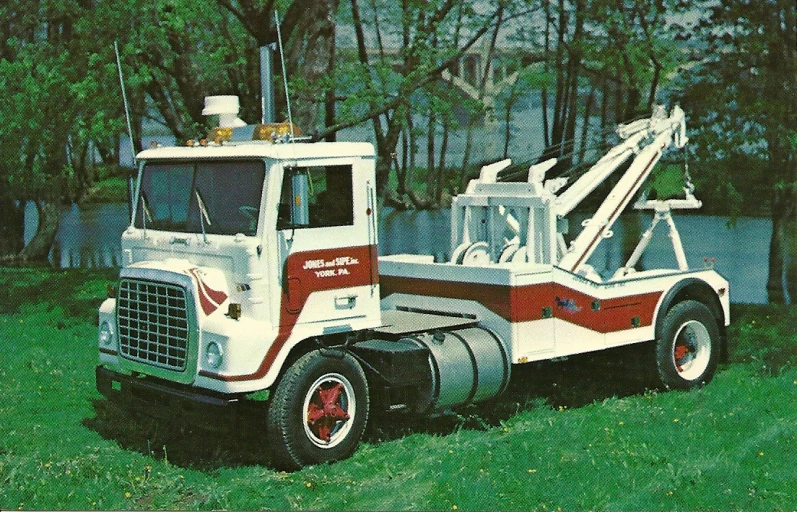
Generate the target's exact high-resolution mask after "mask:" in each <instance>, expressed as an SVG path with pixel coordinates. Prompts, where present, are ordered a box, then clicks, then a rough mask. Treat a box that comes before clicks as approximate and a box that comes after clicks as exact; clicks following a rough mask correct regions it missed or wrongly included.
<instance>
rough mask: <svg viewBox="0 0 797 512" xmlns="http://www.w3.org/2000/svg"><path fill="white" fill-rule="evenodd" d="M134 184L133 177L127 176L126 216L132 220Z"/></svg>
mask: <svg viewBox="0 0 797 512" xmlns="http://www.w3.org/2000/svg"><path fill="white" fill-rule="evenodd" d="M135 186H136V185H135V182H134V180H133V175H132V174H128V175H127V216H128V218H131V219H132V218H133V202H134V194H135Z"/></svg>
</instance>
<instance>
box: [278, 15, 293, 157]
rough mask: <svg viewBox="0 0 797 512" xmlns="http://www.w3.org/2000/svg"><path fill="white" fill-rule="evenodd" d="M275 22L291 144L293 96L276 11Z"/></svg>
mask: <svg viewBox="0 0 797 512" xmlns="http://www.w3.org/2000/svg"><path fill="white" fill-rule="evenodd" d="M274 20H275V21H276V22H277V44H279V49H280V62H281V63H282V84H283V86H284V87H285V103H286V104H287V105H288V124H289V125H290V127H291V142H293V137H294V134H293V116H292V115H291V96H290V94H289V93H288V74H287V73H286V71H285V52H284V51H283V50H282V33H281V32H280V18H279V15H278V14H277V12H276V11H274Z"/></svg>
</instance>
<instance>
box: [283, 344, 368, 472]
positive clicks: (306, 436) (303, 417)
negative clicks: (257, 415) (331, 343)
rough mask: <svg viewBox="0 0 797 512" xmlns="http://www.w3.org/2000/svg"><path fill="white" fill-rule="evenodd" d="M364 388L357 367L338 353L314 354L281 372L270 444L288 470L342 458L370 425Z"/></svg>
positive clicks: (348, 453) (357, 442) (311, 353)
mask: <svg viewBox="0 0 797 512" xmlns="http://www.w3.org/2000/svg"><path fill="white" fill-rule="evenodd" d="M369 405H370V404H369V398H368V383H367V381H366V378H365V373H364V372H363V370H362V367H361V366H360V364H359V363H358V362H357V361H356V360H355V359H354V358H353V357H352V356H351V355H350V354H347V353H345V352H340V351H326V352H325V353H322V351H320V350H314V351H312V352H309V353H307V354H305V355H304V356H302V357H300V358H299V359H298V360H297V361H296V362H295V363H294V364H293V365H291V367H290V368H288V370H287V371H286V372H285V375H283V377H282V379H281V380H280V383H279V384H278V385H277V388H276V390H275V392H274V396H273V398H272V400H271V403H270V404H269V409H268V418H267V422H268V435H269V438H268V443H269V445H270V446H271V449H272V453H273V455H274V462H275V464H276V465H277V466H278V467H280V468H282V469H287V470H295V469H299V468H301V467H303V466H306V465H310V464H319V463H324V462H331V461H335V460H340V459H344V458H346V457H348V456H350V455H351V454H352V453H353V452H354V450H356V449H357V445H358V444H359V442H360V439H361V438H362V435H363V432H364V431H365V426H366V423H367V421H368V409H369Z"/></svg>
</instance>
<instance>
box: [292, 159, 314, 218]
mask: <svg viewBox="0 0 797 512" xmlns="http://www.w3.org/2000/svg"><path fill="white" fill-rule="evenodd" d="M309 190H310V177H309V176H308V174H307V171H305V170H294V171H293V172H292V173H291V225H292V226H296V227H303V226H308V225H310V204H309V203H310V197H309Z"/></svg>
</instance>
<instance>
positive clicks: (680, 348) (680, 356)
mask: <svg viewBox="0 0 797 512" xmlns="http://www.w3.org/2000/svg"><path fill="white" fill-rule="evenodd" d="M692 352H693V350H692V348H691V347H690V346H689V345H676V346H675V349H674V350H673V355H674V356H675V367H676V368H677V369H678V371H679V372H682V371H683V368H682V367H681V363H682V362H683V360H684V358H685V357H686V356H688V355H689V354H691V353H692Z"/></svg>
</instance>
